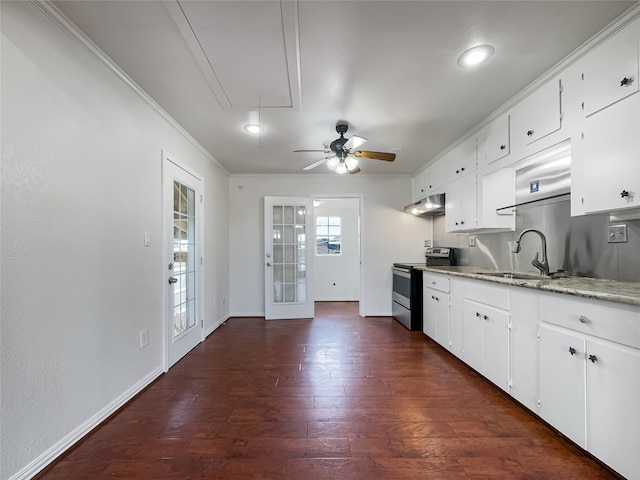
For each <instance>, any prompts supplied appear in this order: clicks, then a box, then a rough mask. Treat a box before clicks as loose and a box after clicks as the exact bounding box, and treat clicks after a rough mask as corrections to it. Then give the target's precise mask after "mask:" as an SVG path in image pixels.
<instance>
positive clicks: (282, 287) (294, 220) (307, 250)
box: [264, 197, 314, 320]
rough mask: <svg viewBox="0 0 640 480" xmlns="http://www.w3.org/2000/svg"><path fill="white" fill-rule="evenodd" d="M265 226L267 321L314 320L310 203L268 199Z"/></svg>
mask: <svg viewBox="0 0 640 480" xmlns="http://www.w3.org/2000/svg"><path fill="white" fill-rule="evenodd" d="M264 225H265V227H264V246H265V252H264V285H265V294H264V312H265V318H266V319H267V320H272V319H281V318H312V317H313V315H314V303H313V293H312V292H313V290H312V279H313V276H312V274H311V273H312V272H311V269H312V266H313V261H312V260H313V258H312V254H313V251H314V241H313V236H314V235H313V233H314V232H313V203H312V201H311V199H310V198H305V197H265V198H264Z"/></svg>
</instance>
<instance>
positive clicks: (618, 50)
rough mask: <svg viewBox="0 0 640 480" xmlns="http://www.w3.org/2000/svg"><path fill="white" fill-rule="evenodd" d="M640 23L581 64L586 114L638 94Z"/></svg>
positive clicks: (594, 52)
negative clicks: (639, 34)
mask: <svg viewBox="0 0 640 480" xmlns="http://www.w3.org/2000/svg"><path fill="white" fill-rule="evenodd" d="M639 23H640V21H638V20H636V21H635V22H633V23H632V24H630V25H628V26H627V27H625V28H624V29H623V30H621V31H620V32H618V33H616V34H615V35H614V36H613V37H611V38H610V39H608V40H607V41H606V42H604V43H603V44H602V45H600V46H598V47H597V48H596V49H595V50H593V51H592V52H590V53H589V54H588V55H587V56H586V57H585V58H584V59H583V60H582V61H581V67H582V81H583V85H582V86H583V88H582V102H583V109H584V114H585V115H587V116H588V115H591V114H593V113H594V112H597V111H598V110H601V109H603V108H605V107H607V106H608V105H611V104H613V103H615V102H617V101H618V100H620V99H622V98H624V97H627V96H629V95H631V94H632V93H635V92H637V91H638V25H639Z"/></svg>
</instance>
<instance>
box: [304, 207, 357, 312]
mask: <svg viewBox="0 0 640 480" xmlns="http://www.w3.org/2000/svg"><path fill="white" fill-rule="evenodd" d="M317 201H318V202H319V205H318V206H317V207H315V208H314V212H315V215H316V218H317V217H319V216H325V217H340V219H341V227H342V231H341V235H342V237H341V245H340V255H315V256H314V262H313V291H314V297H315V299H316V300H318V301H352V300H358V299H359V298H360V243H359V240H360V236H359V235H358V221H359V216H360V200H359V199H358V198H322V199H317Z"/></svg>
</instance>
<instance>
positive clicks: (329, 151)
mask: <svg viewBox="0 0 640 480" xmlns="http://www.w3.org/2000/svg"><path fill="white" fill-rule="evenodd" d="M300 152H320V153H331V150H294V151H293V153H300Z"/></svg>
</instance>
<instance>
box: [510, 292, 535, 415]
mask: <svg viewBox="0 0 640 480" xmlns="http://www.w3.org/2000/svg"><path fill="white" fill-rule="evenodd" d="M509 301H510V313H511V326H510V328H509V332H510V339H511V364H510V367H511V368H510V378H511V381H510V382H509V387H510V393H511V395H512V396H513V398H515V399H516V400H518V401H519V402H520V403H522V404H523V405H524V406H525V407H527V408H528V409H529V410H531V411H532V412H534V413H536V414H537V413H538V398H539V395H538V326H539V324H540V321H539V317H538V294H537V292H536V291H535V290H530V289H527V288H512V289H510V290H509Z"/></svg>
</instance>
